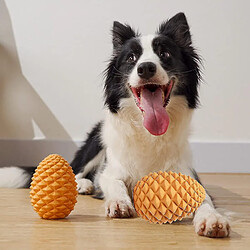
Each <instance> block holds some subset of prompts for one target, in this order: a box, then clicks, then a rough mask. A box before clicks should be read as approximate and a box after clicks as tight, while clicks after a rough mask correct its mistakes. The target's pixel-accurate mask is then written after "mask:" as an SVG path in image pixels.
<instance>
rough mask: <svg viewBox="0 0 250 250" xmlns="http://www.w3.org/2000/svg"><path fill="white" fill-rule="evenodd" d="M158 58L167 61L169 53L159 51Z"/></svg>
mask: <svg viewBox="0 0 250 250" xmlns="http://www.w3.org/2000/svg"><path fill="white" fill-rule="evenodd" d="M159 56H160V58H162V59H167V58H169V57H170V53H168V52H166V51H161V52H160V54H159Z"/></svg>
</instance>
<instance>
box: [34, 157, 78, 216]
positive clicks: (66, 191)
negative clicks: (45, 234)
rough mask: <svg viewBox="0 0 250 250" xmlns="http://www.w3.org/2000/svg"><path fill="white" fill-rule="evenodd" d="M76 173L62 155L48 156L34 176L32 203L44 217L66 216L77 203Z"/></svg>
mask: <svg viewBox="0 0 250 250" xmlns="http://www.w3.org/2000/svg"><path fill="white" fill-rule="evenodd" d="M76 185H77V184H76V181H75V175H74V173H73V171H72V168H71V167H70V165H69V163H68V162H67V161H66V160H64V159H63V158H62V157H61V156H60V155H57V154H52V155H49V156H47V157H46V158H45V159H44V160H43V161H42V162H40V164H39V166H38V167H37V168H36V171H35V173H34V175H33V177H32V182H31V186H30V189H31V191H30V198H31V204H32V206H33V207H34V210H35V211H36V212H37V213H38V214H39V215H40V216H41V217H42V218H43V219H61V218H65V217H66V216H68V215H69V214H70V212H71V211H72V210H73V209H74V206H75V204H76V196H77V191H76Z"/></svg>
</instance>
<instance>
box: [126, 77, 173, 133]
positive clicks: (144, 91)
mask: <svg viewBox="0 0 250 250" xmlns="http://www.w3.org/2000/svg"><path fill="white" fill-rule="evenodd" d="M173 85H174V80H170V81H169V82H168V83H167V84H166V85H157V84H145V85H143V86H141V87H138V88H135V87H131V90H132V92H133V95H134V97H135V101H136V104H137V106H138V107H139V108H140V110H141V111H142V113H143V116H144V122H143V125H144V127H145V128H146V129H147V130H148V131H149V132H150V133H151V134H153V135H162V134H164V133H165V132H166V131H167V129H168V125H169V116H168V114H167V111H166V106H167V105H168V103H169V100H170V94H171V90H172V88H173Z"/></svg>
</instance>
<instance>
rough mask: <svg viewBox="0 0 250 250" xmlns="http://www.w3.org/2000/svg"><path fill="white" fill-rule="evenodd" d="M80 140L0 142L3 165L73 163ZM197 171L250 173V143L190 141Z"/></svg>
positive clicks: (0, 163)
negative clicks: (54, 158)
mask: <svg viewBox="0 0 250 250" xmlns="http://www.w3.org/2000/svg"><path fill="white" fill-rule="evenodd" d="M80 145H81V142H79V141H75V142H73V141H64V140H61V141H60V140H0V148H1V151H0V166H10V165H14V166H36V165H37V164H38V163H39V162H40V161H41V160H42V159H43V158H45V157H46V156H47V155H49V154H52V153H57V154H60V155H62V156H63V157H64V158H65V159H66V160H67V161H69V162H70V161H71V160H72V158H73V156H74V154H75V152H76V150H77V148H78V147H79V146H80ZM191 148H192V151H193V163H194V168H195V169H196V170H197V172H210V173H219V172H224V173H250V143H230V142H228V143H227V142H225V143H217V142H213V143H210V142H191Z"/></svg>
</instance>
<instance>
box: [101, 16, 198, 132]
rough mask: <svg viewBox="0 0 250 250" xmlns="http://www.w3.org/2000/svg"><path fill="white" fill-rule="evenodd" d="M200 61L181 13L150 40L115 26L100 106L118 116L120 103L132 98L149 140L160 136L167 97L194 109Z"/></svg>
mask: <svg viewBox="0 0 250 250" xmlns="http://www.w3.org/2000/svg"><path fill="white" fill-rule="evenodd" d="M199 61H200V59H199V57H198V55H197V54H196V52H195V50H194V48H193V47H192V41H191V35H190V32H189V26H188V23H187V20H186V17H185V15H184V14H183V13H179V14H177V15H175V16H174V17H173V18H171V19H170V20H168V21H166V22H164V23H162V24H161V25H160V27H159V29H158V31H157V33H156V34H155V35H148V36H140V35H139V34H138V33H136V32H135V31H134V30H133V29H132V28H131V27H130V26H128V25H123V24H121V23H119V22H114V26H113V56H112V59H111V61H110V63H109V65H108V68H107V70H106V82H105V104H106V105H107V106H108V108H109V110H110V111H111V112H112V113H117V112H119V110H120V109H122V108H123V107H122V102H121V100H122V99H123V98H133V99H134V101H135V104H136V105H137V106H138V110H141V113H142V116H143V117H144V119H143V120H144V121H143V125H144V127H145V128H146V129H147V130H148V131H149V132H150V133H151V134H153V135H162V134H164V133H165V132H166V131H167V128H168V125H169V117H168V113H167V108H166V107H167V105H169V103H170V100H171V96H175V95H182V96H184V97H185V98H186V101H187V104H188V107H189V108H191V109H193V108H195V107H196V106H197V103H198V91H197V87H198V83H199V79H200V71H199V65H198V63H199Z"/></svg>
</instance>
